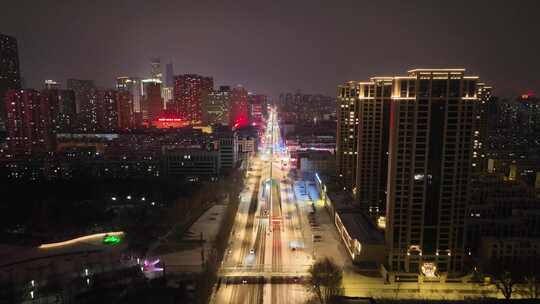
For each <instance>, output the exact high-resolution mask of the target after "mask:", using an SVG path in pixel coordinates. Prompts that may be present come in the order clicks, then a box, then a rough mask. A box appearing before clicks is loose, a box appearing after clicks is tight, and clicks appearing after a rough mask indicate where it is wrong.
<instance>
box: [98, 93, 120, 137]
mask: <svg viewBox="0 0 540 304" xmlns="http://www.w3.org/2000/svg"><path fill="white" fill-rule="evenodd" d="M116 98H117V92H116V91H115V90H98V91H97V107H96V108H97V111H96V118H97V125H98V128H97V129H98V130H99V131H101V132H114V131H116V130H117V129H118V105H117V100H116Z"/></svg>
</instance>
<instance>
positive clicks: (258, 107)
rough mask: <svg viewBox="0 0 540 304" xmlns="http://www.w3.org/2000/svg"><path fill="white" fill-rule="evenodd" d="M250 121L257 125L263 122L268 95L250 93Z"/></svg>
mask: <svg viewBox="0 0 540 304" xmlns="http://www.w3.org/2000/svg"><path fill="white" fill-rule="evenodd" d="M248 104H249V121H250V122H251V123H252V124H253V125H255V126H261V125H262V124H263V111H264V108H266V95H261V94H252V93H249V94H248Z"/></svg>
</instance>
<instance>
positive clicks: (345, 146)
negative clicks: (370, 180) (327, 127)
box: [336, 81, 360, 191]
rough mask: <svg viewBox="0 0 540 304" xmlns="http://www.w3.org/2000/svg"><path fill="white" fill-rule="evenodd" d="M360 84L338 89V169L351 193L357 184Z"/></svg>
mask: <svg viewBox="0 0 540 304" xmlns="http://www.w3.org/2000/svg"><path fill="white" fill-rule="evenodd" d="M359 107H360V105H359V100H358V83H357V82H355V81H349V82H347V83H346V84H344V85H341V86H339V87H338V94H337V132H336V165H337V166H336V169H337V172H336V173H337V176H338V178H339V182H340V184H341V185H342V186H343V188H344V190H348V191H351V190H353V188H354V187H355V183H356V165H357V157H358V149H357V145H358V123H359V122H358V120H359V119H358V110H359Z"/></svg>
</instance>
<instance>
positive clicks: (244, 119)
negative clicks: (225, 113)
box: [229, 86, 249, 128]
mask: <svg viewBox="0 0 540 304" xmlns="http://www.w3.org/2000/svg"><path fill="white" fill-rule="evenodd" d="M229 113H230V114H229V126H232V127H234V128H239V127H243V126H247V125H248V124H249V114H248V92H247V90H246V89H245V88H243V87H242V86H237V87H235V88H233V89H232V92H231V105H230V111H229Z"/></svg>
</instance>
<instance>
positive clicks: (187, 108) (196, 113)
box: [170, 74, 214, 125]
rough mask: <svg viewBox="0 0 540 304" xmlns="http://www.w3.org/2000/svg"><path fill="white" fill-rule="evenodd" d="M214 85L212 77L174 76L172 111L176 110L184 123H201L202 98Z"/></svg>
mask: <svg viewBox="0 0 540 304" xmlns="http://www.w3.org/2000/svg"><path fill="white" fill-rule="evenodd" d="M213 87H214V80H213V79H212V77H204V76H200V75H195V74H185V75H178V76H175V77H174V91H173V93H174V103H173V109H170V110H171V111H173V112H176V113H177V114H178V115H179V116H180V118H182V119H183V120H184V121H186V123H189V124H192V125H198V124H201V123H202V120H203V112H202V103H203V100H204V99H205V98H206V97H207V95H208V94H209V93H210V91H211V90H212V88H213Z"/></svg>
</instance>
